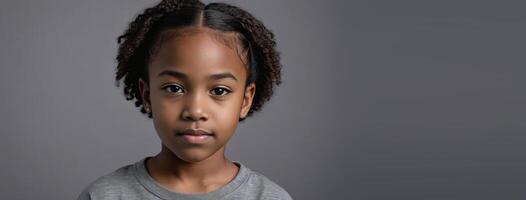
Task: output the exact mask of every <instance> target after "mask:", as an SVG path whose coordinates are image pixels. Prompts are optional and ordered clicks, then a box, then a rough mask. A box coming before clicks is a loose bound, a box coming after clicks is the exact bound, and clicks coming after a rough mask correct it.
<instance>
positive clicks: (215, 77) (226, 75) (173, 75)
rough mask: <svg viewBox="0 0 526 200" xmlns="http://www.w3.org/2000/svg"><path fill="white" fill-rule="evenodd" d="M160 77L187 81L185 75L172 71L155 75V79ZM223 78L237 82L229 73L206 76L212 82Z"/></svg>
mask: <svg viewBox="0 0 526 200" xmlns="http://www.w3.org/2000/svg"><path fill="white" fill-rule="evenodd" d="M161 76H172V77H175V78H179V79H183V80H188V75H186V74H185V73H182V72H178V71H173V70H165V71H162V72H161V73H159V75H157V77H161ZM224 78H231V79H234V81H236V82H238V80H237V78H236V77H235V76H234V75H233V74H232V73H230V72H223V73H219V74H211V75H209V76H208V79H212V80H219V79H224Z"/></svg>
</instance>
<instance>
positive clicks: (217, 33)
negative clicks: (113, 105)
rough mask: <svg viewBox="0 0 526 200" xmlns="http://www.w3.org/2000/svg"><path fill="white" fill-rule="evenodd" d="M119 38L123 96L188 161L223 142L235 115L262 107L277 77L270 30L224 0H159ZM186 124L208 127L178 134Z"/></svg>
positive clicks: (240, 118) (241, 116) (237, 117)
mask: <svg viewBox="0 0 526 200" xmlns="http://www.w3.org/2000/svg"><path fill="white" fill-rule="evenodd" d="M118 43H119V44H120V47H119V52H118V56H117V61H118V66H117V76H116V81H117V85H118V84H119V80H121V79H122V78H124V81H123V82H124V84H125V86H124V94H125V96H126V99H127V100H132V101H135V105H136V106H137V107H140V110H141V112H143V113H146V114H147V115H148V117H149V118H153V121H154V125H155V128H156V131H157V133H158V135H159V136H160V138H161V140H162V142H163V145H164V146H165V147H167V148H168V149H170V150H171V151H172V152H174V153H175V154H177V155H178V157H179V158H181V159H183V160H186V161H199V160H202V159H205V158H207V157H209V156H211V155H212V154H213V153H215V152H217V151H218V150H219V149H223V146H224V145H225V144H226V142H227V141H228V140H229V139H230V137H231V136H232V134H233V133H234V132H235V129H236V127H237V123H238V122H239V121H243V120H244V119H245V118H246V117H248V116H251V115H252V113H253V112H254V111H258V110H260V109H261V107H262V106H263V104H264V103H265V102H266V101H268V100H269V99H270V97H271V96H272V93H273V89H274V86H275V85H279V84H280V82H281V79H280V70H281V64H280V61H279V53H278V52H277V51H276V49H275V46H276V44H275V41H274V36H273V34H272V32H270V31H269V30H268V29H267V28H266V27H265V26H264V25H263V24H262V23H261V22H260V21H259V20H257V19H255V18H254V17H253V16H252V15H251V14H249V13H247V12H246V11H243V10H241V9H240V8H237V7H235V6H231V5H227V4H223V3H211V4H208V5H204V4H203V3H201V2H200V1H193V0H186V1H185V0H179V1H177V0H167V1H162V2H161V3H159V4H158V5H156V6H154V7H152V8H148V9H146V10H145V11H144V13H142V14H140V15H138V16H137V18H136V19H135V20H134V21H133V22H132V23H131V24H130V26H129V28H128V30H126V31H125V33H124V34H123V35H122V36H120V37H119V38H118ZM148 111H150V112H148ZM191 129H193V130H197V129H200V130H204V131H207V132H210V133H212V134H213V135H212V136H211V137H208V139H206V140H205V141H201V142H189V141H186V140H183V139H182V138H183V137H182V136H179V135H178V134H180V133H183V132H185V131H187V130H191ZM223 150H224V149H223Z"/></svg>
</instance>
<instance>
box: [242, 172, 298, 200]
mask: <svg viewBox="0 0 526 200" xmlns="http://www.w3.org/2000/svg"><path fill="white" fill-rule="evenodd" d="M246 184H247V185H248V186H249V187H253V188H254V190H256V191H255V192H256V193H257V194H258V195H260V196H259V197H260V199H265V200H292V197H291V196H290V194H289V193H288V192H287V191H286V190H285V189H283V188H282V187H281V186H279V185H278V184H277V183H276V182H274V181H272V180H271V179H269V178H268V177H266V176H265V175H263V174H261V173H259V172H257V171H253V170H250V172H249V179H248V180H247V183H246Z"/></svg>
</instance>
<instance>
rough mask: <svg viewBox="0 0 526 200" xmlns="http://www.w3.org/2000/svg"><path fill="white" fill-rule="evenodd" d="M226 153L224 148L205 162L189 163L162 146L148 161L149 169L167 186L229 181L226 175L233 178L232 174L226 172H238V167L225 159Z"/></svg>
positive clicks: (151, 173)
mask: <svg viewBox="0 0 526 200" xmlns="http://www.w3.org/2000/svg"><path fill="white" fill-rule="evenodd" d="M224 152H225V147H224V146H223V147H222V148H221V149H219V150H218V151H217V152H216V153H214V154H213V155H212V156H210V157H208V158H207V159H205V160H202V161H199V162H187V161H185V160H182V159H180V158H179V157H177V155H175V154H174V153H173V152H172V151H170V149H168V148H167V147H166V146H165V145H164V144H162V149H161V152H160V153H159V154H157V155H156V156H154V157H152V158H151V159H149V160H148V161H147V168H148V169H149V171H150V175H151V176H152V177H153V178H154V179H156V180H157V181H159V182H160V183H164V184H166V185H177V184H180V183H183V184H196V185H197V184H205V183H207V182H216V181H217V180H224V179H225V178H226V179H228V178H229V177H227V176H225V175H226V174H228V176H231V173H225V171H226V172H228V171H232V170H233V169H236V170H237V166H235V165H234V164H233V163H232V162H231V161H229V160H228V159H226V158H225V156H224ZM230 178H232V177H230Z"/></svg>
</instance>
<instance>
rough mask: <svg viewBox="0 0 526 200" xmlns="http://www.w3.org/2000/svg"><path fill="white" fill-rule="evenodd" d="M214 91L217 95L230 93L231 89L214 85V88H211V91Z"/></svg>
mask: <svg viewBox="0 0 526 200" xmlns="http://www.w3.org/2000/svg"><path fill="white" fill-rule="evenodd" d="M214 92H215V93H216V94H215V95H217V96H225V95H226V94H228V93H230V92H231V91H230V90H228V89H226V88H222V87H216V88H214V89H213V90H212V93H214ZM222 94H223V95H222Z"/></svg>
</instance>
